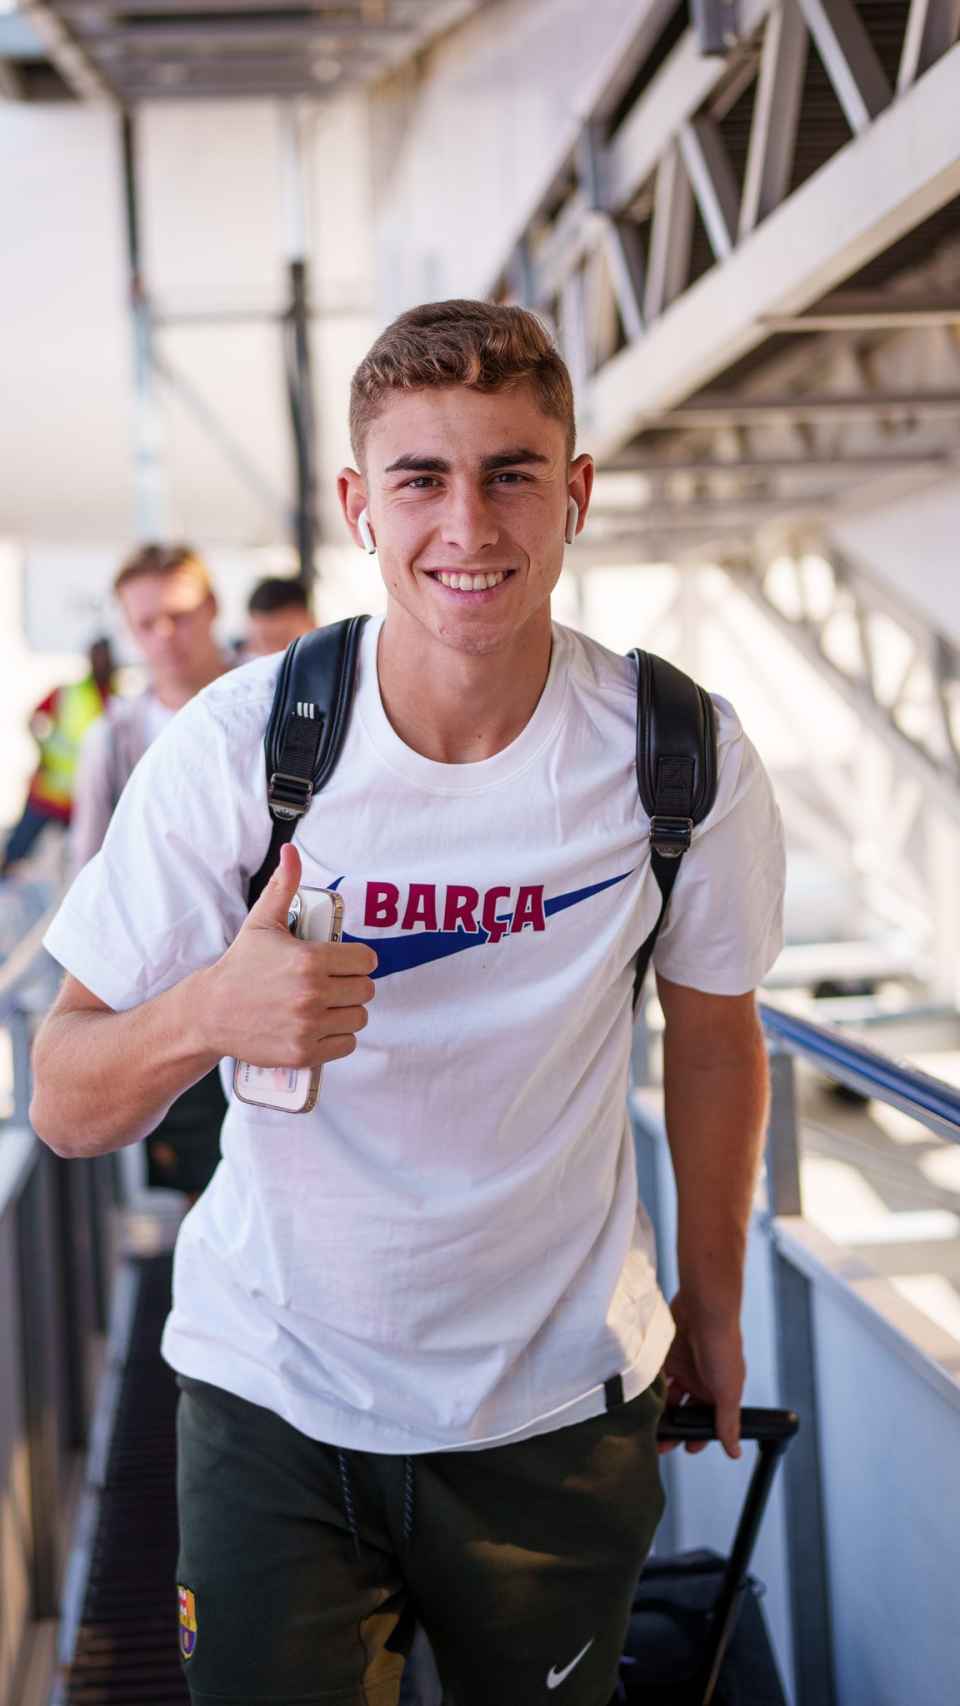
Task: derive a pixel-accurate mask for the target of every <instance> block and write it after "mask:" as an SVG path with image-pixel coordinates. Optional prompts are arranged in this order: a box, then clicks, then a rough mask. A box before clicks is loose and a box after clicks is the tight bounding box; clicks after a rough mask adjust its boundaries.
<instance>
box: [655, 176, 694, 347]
mask: <svg viewBox="0 0 960 1706" xmlns="http://www.w3.org/2000/svg"><path fill="white" fill-rule="evenodd" d="M692 243H693V190H692V188H691V186H690V179H689V178H688V176H687V173H686V170H685V168H684V164H683V161H682V159H681V158H680V149H679V147H678V146H677V144H676V143H674V144H673V146H672V147H670V148H668V149H667V152H666V154H665V155H664V156H663V159H662V160H661V161H660V164H659V166H658V167H657V179H656V188H655V191H654V201H653V220H652V223H651V227H650V252H649V254H648V256H647V283H646V290H645V292H644V299H643V317H644V319H645V320H646V321H648V322H649V321H650V320H656V319H657V318H658V316H659V315H660V314H662V313H663V311H664V309H665V308H669V306H670V304H671V302H673V300H674V298H675V297H677V296H679V295H680V294H681V292H682V291H683V289H684V288H685V286H686V283H687V279H688V277H689V274H690V251H691V245H692Z"/></svg>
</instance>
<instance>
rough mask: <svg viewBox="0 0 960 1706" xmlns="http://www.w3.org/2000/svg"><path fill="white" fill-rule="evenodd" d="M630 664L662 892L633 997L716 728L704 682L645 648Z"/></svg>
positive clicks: (711, 768) (702, 811) (703, 795)
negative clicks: (700, 684)
mask: <svg viewBox="0 0 960 1706" xmlns="http://www.w3.org/2000/svg"><path fill="white" fill-rule="evenodd" d="M628 656H630V657H632V658H633V659H634V660H635V662H636V665H637V786H638V788H639V790H640V799H641V802H642V804H643V808H644V811H645V812H646V813H647V815H648V817H649V819H650V862H651V864H652V866H653V874H654V876H655V877H656V879H657V884H658V886H659V889H660V893H661V896H662V902H661V906H660V913H659V916H658V918H657V921H656V923H655V924H654V926H653V929H652V930H651V932H650V934H649V936H648V937H647V939H646V941H645V942H644V944H643V946H642V947H641V949H640V952H639V954H638V955H637V965H636V973H635V976H634V984H633V994H634V1001H635V1002H636V1001H637V1000H638V999H639V995H640V990H641V987H642V984H643V980H644V978H645V976H646V973H647V967H648V965H649V964H650V957H651V955H652V953H653V949H654V945H655V943H656V940H657V936H658V935H659V932H660V927H661V925H662V923H663V920H664V918H665V916H666V911H667V903H668V901H669V899H670V894H671V891H672V889H673V885H674V883H675V882H676V879H677V872H678V870H679V868H680V860H681V859H682V857H683V855H684V853H685V852H686V851H687V848H688V847H689V846H690V841H691V837H692V835H693V826H694V824H696V823H702V821H703V819H704V818H705V817H706V816H707V814H708V813H709V811H710V809H711V807H712V806H713V802H714V800H715V799H716V796H717V730H716V716H715V713H714V709H713V702H712V700H711V698H710V695H709V693H707V692H706V691H705V690H704V688H702V687H698V685H697V683H696V682H695V681H693V680H691V678H690V676H689V675H685V674H684V673H683V670H680V669H677V668H675V666H674V665H673V664H672V663H668V662H667V660H666V659H665V658H660V657H656V656H654V654H653V653H652V652H642V651H639V650H636V649H635V650H634V651H632V652H630V653H629V654H628Z"/></svg>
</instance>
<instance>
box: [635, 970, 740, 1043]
mask: <svg viewBox="0 0 960 1706" xmlns="http://www.w3.org/2000/svg"><path fill="white" fill-rule="evenodd" d="M656 980H657V995H658V997H659V1000H660V1006H661V1008H662V1009H663V1017H664V1023H665V1025H666V1033H667V1038H668V1040H669V1045H670V1049H671V1052H672V1053H673V1055H674V1056H676V1055H677V1054H678V1053H679V1054H683V1055H685V1056H686V1055H689V1056H690V1059H691V1063H692V1064H694V1065H702V1066H709V1065H713V1064H722V1063H723V1062H724V1061H725V1060H729V1059H730V1058H731V1055H732V1054H735V1053H736V1052H737V1051H738V1050H739V1049H742V1048H743V1047H744V1046H745V1045H748V1044H752V1043H754V1042H755V1041H756V1039H757V1037H758V1036H759V1034H760V1022H759V1019H758V1017H757V997H756V991H755V990H753V989H750V990H748V991H747V992H746V994H744V995H712V994H709V993H708V992H707V991H706V990H704V989H693V988H691V987H690V985H689V984H683V983H673V982H672V981H671V980H670V979H669V978H666V977H664V976H663V974H662V972H657V973H656Z"/></svg>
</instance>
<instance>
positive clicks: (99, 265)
mask: <svg viewBox="0 0 960 1706" xmlns="http://www.w3.org/2000/svg"><path fill="white" fill-rule="evenodd" d="M117 125H118V121H117V120H116V118H115V117H114V116H113V115H111V114H109V113H107V112H104V111H102V110H100V109H98V108H94V107H83V108H77V109H74V108H70V107H60V106H38V107H32V106H17V105H14V104H12V103H8V104H5V105H0V182H2V183H3V184H4V197H3V200H4V209H3V212H4V250H5V253H4V264H3V268H2V269H0V324H2V325H3V326H4V328H6V329H7V334H6V335H5V337H4V360H3V365H4V384H3V401H2V403H0V466H2V468H3V480H2V485H0V538H2V537H7V538H11V539H13V540H21V541H28V540H30V539H32V538H33V539H42V540H45V541H47V542H53V541H68V542H70V543H87V544H90V543H92V544H95V545H99V544H101V543H104V542H113V544H114V546H115V548H116V551H117V553H118V554H119V553H120V552H122V551H123V550H124V549H126V547H127V546H128V545H129V543H130V541H131V539H132V537H133V535H134V531H135V511H134V490H133V480H132V434H133V407H132V405H133V393H132V337H131V331H130V325H129V319H128V312H127V306H126V259H125V236H124V227H123V202H122V181H121V172H120V160H119V147H118V130H117ZM307 152H308V164H309V176H310V186H309V192H308V195H309V212H310V239H311V270H312V280H313V300H314V304H315V306H316V307H317V308H318V309H319V310H320V311H321V312H322V311H324V310H326V309H331V310H336V317H335V318H331V319H329V320H327V321H323V322H321V321H317V322H316V323H315V328H314V339H313V345H314V348H313V354H314V370H315V377H316V398H315V403H316V409H317V416H318V426H319V434H318V437H319V444H320V451H321V456H322V460H323V467H322V478H321V488H322V490H323V491H325V492H326V493H330V492H331V491H332V475H333V473H334V472H335V469H336V466H338V465H339V462H341V461H342V460H344V458H345V455H346V449H347V439H346V431H345V425H344V423H345V418H346V406H347V395H348V386H349V378H350V373H351V372H352V369H353V367H354V366H355V364H356V362H357V361H358V360H359V358H360V356H361V355H362V354H363V351H364V350H365V349H366V347H367V345H368V343H369V341H370V336H371V331H372V322H371V318H370V304H371V300H372V285H371V251H370V245H369V225H368V218H367V193H366V186H367V181H368V159H367V151H366V123H365V107H364V105H363V103H362V102H361V101H360V100H359V99H353V100H349V99H344V100H341V101H338V102H335V103H331V105H330V106H329V107H327V108H323V109H318V110H317V112H316V115H315V118H314V120H313V121H312V124H311V131H310V136H309V143H308V151H307ZM139 158H140V162H141V207H140V214H141V222H142V231H143V247H144V253H145V257H146V277H147V283H148V287H149V290H150V293H151V296H152V299H153V301H154V305H155V307H156V308H157V310H158V311H161V312H164V311H165V312H178V313H180V312H198V311H199V312H205V311H211V310H231V311H234V312H236V311H240V310H253V311H254V312H259V313H271V312H277V311H279V310H280V309H281V308H282V307H283V306H284V304H285V292H286V284H285V273H284V267H285V250H284V237H285V220H284V201H283V182H284V177H283V161H284V149H283V141H282V133H281V128H280V124H279V117H278V110H277V108H276V107H275V105H274V104H273V103H269V102H250V103H242V104H238V103H236V102H224V103H212V102H211V103H191V104H182V105H175V104H156V105H154V106H147V107H146V108H145V109H144V110H143V115H142V119H141V131H140V150H139ZM8 186H13V187H12V193H9V191H8ZM11 327H15V328H16V335H15V336H14V337H10V336H9V328H11ZM157 343H158V349H159V352H160V354H161V355H164V356H166V357H167V359H168V360H169V361H170V362H171V363H173V364H175V365H176V366H177V367H179V368H181V369H183V370H185V371H186V373H187V375H188V377H189V378H190V381H191V384H192V385H193V387H194V388H195V389H196V390H197V391H198V392H199V393H200V395H201V397H202V399H203V401H204V402H205V404H206V405H207V406H208V407H209V408H211V409H212V410H214V411H215V412H216V413H217V414H218V415H219V416H220V417H221V418H222V420H223V421H224V423H225V424H226V426H227V428H228V430H229V432H230V434H231V435H232V436H233V437H234V438H236V439H237V440H238V441H239V442H240V443H241V444H242V446H243V449H244V450H245V452H246V454H247V455H248V456H249V457H250V458H251V459H252V460H253V461H254V463H255V464H256V465H257V467H258V468H259V469H260V470H261V471H262V474H263V476H264V478H265V479H266V480H267V481H268V483H269V484H271V485H272V486H273V487H275V488H276V489H277V490H278V491H279V492H280V493H281V494H282V495H283V496H284V497H285V498H289V495H290V492H291V485H292V481H291V467H290V450H289V436H290V434H289V427H288V424H287V418H286V403H285V398H284V392H283V368H282V362H281V354H280V349H281V345H280V332H279V328H278V327H277V326H275V325H271V324H250V325H239V324H230V325H227V326H216V327H215V326H210V325H202V326H197V325H192V326H180V327H176V328H170V329H163V330H161V331H159V332H158V334H157ZM161 396H162V410H161V414H162V425H163V438H164V443H165V459H166V462H167V465H168V469H169V478H170V515H169V529H168V531H169V532H170V533H173V534H185V535H187V536H189V537H192V538H196V539H197V540H198V541H199V542H200V543H201V544H209V543H210V542H211V541H213V542H219V543H221V544H224V545H243V546H262V545H266V544H269V543H273V542H276V541H277V540H278V539H282V538H283V537H284V528H283V524H282V521H278V520H277V517H276V515H275V514H274V512H273V511H272V510H271V509H270V508H269V506H268V505H267V504H265V503H264V502H263V501H262V500H261V499H260V498H259V497H257V496H255V495H252V494H251V493H250V491H249V490H247V489H246V487H245V484H244V482H243V480H242V478H240V477H238V475H237V474H236V472H235V471H234V470H233V469H232V468H231V467H230V465H229V463H228V462H227V460H226V459H225V457H224V454H223V452H222V450H221V449H220V448H218V446H216V445H215V444H214V443H212V442H211V440H210V438H209V436H208V435H207V434H206V433H205V432H203V431H202V430H201V429H200V428H199V427H198V426H197V424H196V422H195V419H194V418H193V417H192V415H191V414H190V412H189V410H188V408H187V407H186V406H185V405H184V403H183V401H182V400H181V399H179V398H177V397H175V396H171V395H170V394H169V393H168V392H162V393H161ZM324 519H325V520H326V521H328V522H329V524H330V527H331V532H333V526H334V522H335V517H334V515H333V511H332V508H331V506H330V504H329V503H328V504H327V505H326V507H325V509H324ZM336 537H337V538H339V537H340V535H339V533H337V534H336Z"/></svg>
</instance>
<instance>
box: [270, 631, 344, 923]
mask: <svg viewBox="0 0 960 1706" xmlns="http://www.w3.org/2000/svg"><path fill="white" fill-rule="evenodd" d="M367 620H368V618H367V617H366V616H351V617H350V618H349V619H348V620H347V621H346V622H332V623H331V624H330V625H329V627H326V628H314V629H313V631H312V633H309V634H301V635H300V637H299V639H296V640H294V642H293V644H292V645H290V646H288V647H287V650H286V652H285V653H284V658H283V663H282V664H281V665H280V674H279V676H278V677H277V685H276V690H275V692H274V696H273V705H272V707H271V711H270V716H269V719H268V721H267V727H266V732H265V734H264V737H263V747H264V757H265V760H266V768H267V806H268V809H269V812H270V816H271V818H272V820H273V833H272V835H271V837H270V846H269V847H268V849H267V854H266V858H265V859H264V861H263V864H262V865H261V866H260V869H259V871H258V872H257V874H256V876H255V877H253V878H252V880H251V883H250V889H249V892H248V895H247V905H248V906H253V905H254V903H255V902H256V901H257V900H259V898H260V895H261V893H262V892H263V890H264V888H265V887H266V885H267V883H268V882H269V881H270V878H271V877H272V875H273V873H274V871H275V870H276V868H277V865H278V864H279V862H280V849H281V847H282V846H283V845H284V842H286V841H289V840H290V839H291V837H292V836H293V833H294V830H295V829H296V827H297V823H298V821H299V819H300V818H301V817H302V816H303V814H304V812H306V811H307V810H308V809H309V806H310V802H311V800H312V799H313V796H314V794H316V793H319V791H320V789H321V788H322V787H324V786H325V784H326V783H327V782H328V781H329V779H330V776H331V775H332V773H333V770H334V767H335V765H336V762H337V759H338V758H339V757H340V752H341V749H342V747H343V741H344V736H345V735H346V732H347V723H348V721H349V718H350V706H351V704H352V701H353V682H354V677H355V675H356V670H357V652H358V650H359V646H360V636H361V635H362V633H363V629H364V624H365V623H366V622H367Z"/></svg>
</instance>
